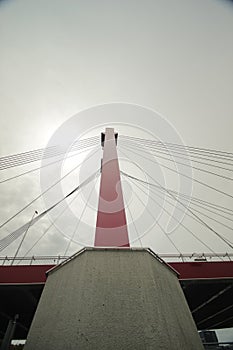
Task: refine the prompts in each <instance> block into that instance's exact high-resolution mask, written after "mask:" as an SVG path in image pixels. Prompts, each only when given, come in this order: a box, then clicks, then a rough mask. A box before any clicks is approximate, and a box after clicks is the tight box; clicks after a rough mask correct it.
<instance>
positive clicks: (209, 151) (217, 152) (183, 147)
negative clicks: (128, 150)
mask: <svg viewBox="0 0 233 350" xmlns="http://www.w3.org/2000/svg"><path fill="white" fill-rule="evenodd" d="M120 138H125V139H127V140H129V139H132V140H138V141H142V142H145V143H150V144H162V145H171V146H173V147H177V148H178V147H179V148H182V149H189V150H193V151H201V152H203V153H207V154H216V155H224V156H228V157H229V158H232V157H233V153H232V152H227V151H221V150H216V149H210V148H201V147H194V146H186V145H181V144H177V143H171V142H161V141H155V140H150V139H143V138H139V137H133V136H126V135H120ZM226 159H228V158H226Z"/></svg>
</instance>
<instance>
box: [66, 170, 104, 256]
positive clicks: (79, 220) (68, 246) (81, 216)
mask: <svg viewBox="0 0 233 350" xmlns="http://www.w3.org/2000/svg"><path fill="white" fill-rule="evenodd" d="M99 175H100V174H99ZM97 180H98V177H96V180H95V182H94V185H93V187H92V189H91V191H90V193H89V195H88V198H87V200H86V202H85V205H84V207H83V210H82V212H81V215H80V217H79V218H78V221H77V224H76V226H75V228H74V231H73V234H72V236H71V238H70V240H69V242H68V245H67V247H66V250H65V252H64V254H63V255H64V256H66V254H67V252H68V251H69V249H70V245H71V242H72V241H73V239H74V236H75V234H76V232H77V230H78V227H79V225H80V222H81V220H82V218H83V215H84V212H85V210H86V208H87V205H88V202H89V201H90V199H91V196H92V194H93V191H94V188H95V186H96V183H97Z"/></svg>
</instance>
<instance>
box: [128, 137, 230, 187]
mask: <svg viewBox="0 0 233 350" xmlns="http://www.w3.org/2000/svg"><path fill="white" fill-rule="evenodd" d="M122 147H126V148H131V149H132V148H133V149H135V147H133V146H130V145H129V144H127V145H126V144H125V145H124V146H122ZM137 150H138V152H145V153H147V152H146V151H145V150H143V149H142V148H140V149H137ZM153 156H154V157H158V158H161V159H164V160H168V161H169V162H172V163H174V162H175V163H176V164H180V165H183V166H186V167H189V168H190V167H191V168H192V169H195V170H198V171H202V172H204V173H206V174H210V175H214V176H217V177H221V178H223V179H225V180H230V181H233V178H231V177H228V176H225V175H220V174H217V173H215V172H212V171H209V170H206V169H202V168H198V167H195V166H193V165H191V164H186V163H182V162H178V161H177V160H176V161H174V159H171V158H166V157H163V156H160V155H158V154H154V153H153Z"/></svg>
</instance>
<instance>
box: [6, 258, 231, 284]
mask: <svg viewBox="0 0 233 350" xmlns="http://www.w3.org/2000/svg"><path fill="white" fill-rule="evenodd" d="M169 265H171V266H172V267H173V268H174V269H175V270H176V271H177V272H178V273H179V274H180V276H179V279H180V280H185V279H219V278H222V279H228V278H233V261H221V262H172V263H169ZM52 267H54V265H19V266H0V284H37V283H40V284H44V283H45V281H46V275H45V273H46V271H48V270H50V269H51V268H52Z"/></svg>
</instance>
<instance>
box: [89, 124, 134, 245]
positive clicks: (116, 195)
mask: <svg viewBox="0 0 233 350" xmlns="http://www.w3.org/2000/svg"><path fill="white" fill-rule="evenodd" d="M103 148H104V150H103V160H102V172H101V182H100V194H99V205H98V214H97V221H96V232H95V243H94V245H95V247H129V246H130V244H129V237H128V230H127V223H126V215H125V207H124V200H123V194H122V187H121V178H120V170H119V164H118V156H117V149H116V139H115V134H114V129H113V128H106V130H105V134H104V141H103Z"/></svg>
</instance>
